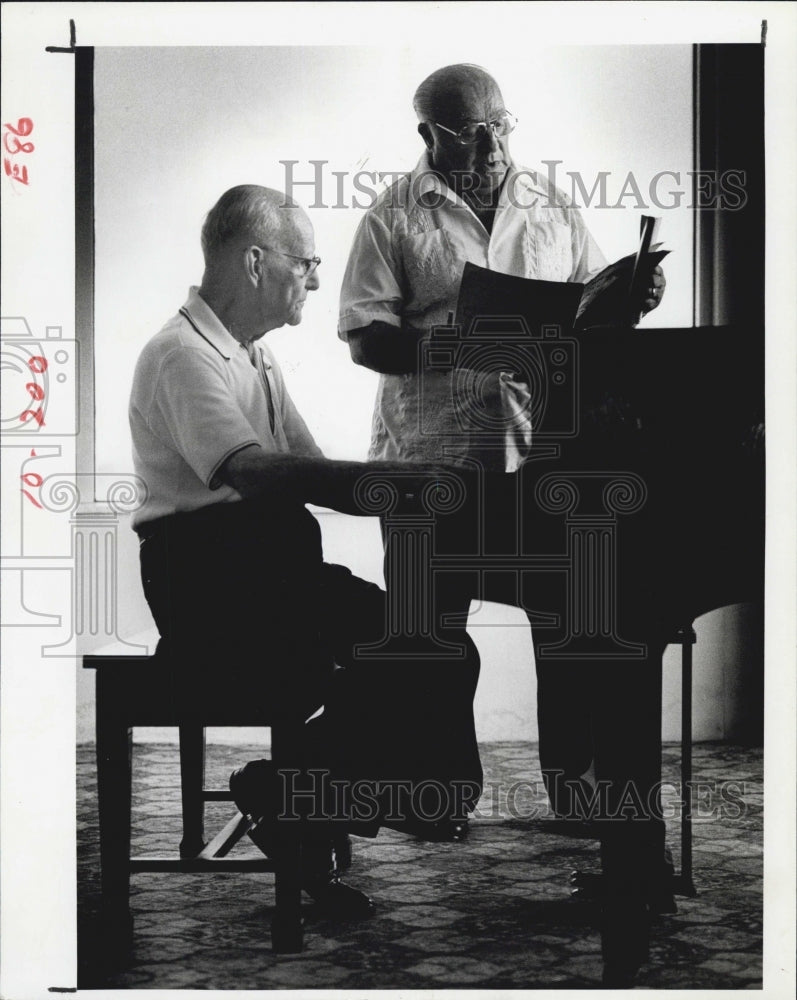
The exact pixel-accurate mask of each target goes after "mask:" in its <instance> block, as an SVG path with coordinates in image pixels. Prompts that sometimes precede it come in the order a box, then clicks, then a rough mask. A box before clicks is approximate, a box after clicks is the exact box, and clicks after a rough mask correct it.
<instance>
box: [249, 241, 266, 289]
mask: <svg viewBox="0 0 797 1000" xmlns="http://www.w3.org/2000/svg"><path fill="white" fill-rule="evenodd" d="M265 266H266V262H265V259H264V257H263V251H262V250H261V249H259V247H255V246H251V247H249V248H248V249H247V250H246V252H245V254H244V271H245V273H246V280H247V281H248V282H249V283H250V284H252V285H254V286H255V287H257V285H258V283H259V282H260V278H261V277H262V275H263V269H264V268H265Z"/></svg>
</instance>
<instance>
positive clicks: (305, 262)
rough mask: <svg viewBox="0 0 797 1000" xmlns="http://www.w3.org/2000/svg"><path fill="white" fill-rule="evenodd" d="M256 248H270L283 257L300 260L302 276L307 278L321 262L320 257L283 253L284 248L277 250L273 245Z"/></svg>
mask: <svg viewBox="0 0 797 1000" xmlns="http://www.w3.org/2000/svg"><path fill="white" fill-rule="evenodd" d="M257 249H258V250H270V251H271V252H272V253H279V254H282V256H283V257H290V258H291V260H300V261H301V262H302V267H303V268H304V271H303V277H305V278H309V277H310V275H311V274H314V273H315V269H316V268H317V267H318V265H319V264H320V263H321V258H320V257H298V256H297V255H296V254H295V253H285V251H284V250H277V249H275V248H274V247H261V246H259V247H258V248H257Z"/></svg>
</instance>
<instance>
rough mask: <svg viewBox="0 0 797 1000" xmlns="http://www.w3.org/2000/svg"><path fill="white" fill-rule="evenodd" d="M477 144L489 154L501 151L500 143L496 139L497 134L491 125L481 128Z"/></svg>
mask: <svg viewBox="0 0 797 1000" xmlns="http://www.w3.org/2000/svg"><path fill="white" fill-rule="evenodd" d="M479 145H480V146H481V148H482V150H484V152H486V153H490V154H491V155H493V154H495V153H500V152H501V143H500V142H499V141H498V136H497V135H496V134H495V129H494V128H493V126H492V125H486V126H484V127H483V128H482V130H481V141H480V143H479Z"/></svg>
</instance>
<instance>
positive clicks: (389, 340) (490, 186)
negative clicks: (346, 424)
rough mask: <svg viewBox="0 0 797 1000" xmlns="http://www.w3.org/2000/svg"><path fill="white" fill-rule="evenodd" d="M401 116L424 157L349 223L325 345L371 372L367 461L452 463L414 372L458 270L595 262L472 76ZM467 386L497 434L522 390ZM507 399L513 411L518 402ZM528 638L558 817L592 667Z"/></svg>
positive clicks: (431, 375)
mask: <svg viewBox="0 0 797 1000" xmlns="http://www.w3.org/2000/svg"><path fill="white" fill-rule="evenodd" d="M414 107H415V111H416V114H417V117H418V119H419V125H418V132H419V133H420V136H421V138H422V139H423V142H424V144H425V146H426V149H425V151H424V153H423V155H422V157H421V159H420V161H419V163H418V165H417V167H416V168H415V170H414V171H412V173H410V174H409V175H407V176H404V177H402V178H400V179H399V180H398V181H396V182H395V183H394V184H393V185H392V187H390V188H389V189H388V190H387V191H385V192H383V193H382V195H381V196H380V197H379V198H378V199H377V200H376V202H375V204H374V205H373V206H372V207H371V208H370V209H369V210H368V212H367V213H366V214H365V216H364V218H363V219H362V221H361V224H360V226H359V229H358V230H357V233H356V236H355V239H354V243H353V246H352V249H351V253H350V256H349V261H348V267H347V270H346V274H345V277H344V281H343V287H342V292H341V304H340V319H339V336H340V337H341V338H342V339H344V340H345V341H347V342H348V345H349V349H350V352H351V356H352V359H353V360H354V362H355V363H356V364H359V365H364V366H366V367H368V368H371V369H372V370H374V371H376V372H378V373H379V374H380V381H379V388H378V391H377V398H376V407H375V412H374V419H373V433H372V440H371V451H370V456H371V458H374V459H382V460H385V459H398V460H405V461H406V460H418V459H432V458H435V459H440V458H442V457H443V456H444V457H445V458H446V459H447V460H454V461H458V460H462V461H463V462H466V461H467V460H468V457H469V456H468V451H469V447H470V442H469V440H468V436H467V435H466V434H462V433H461V429H460V424H459V421H460V420H461V418H462V411H461V410H460V411H457V412H455V407H454V406H453V405H452V384H453V380H452V373H451V371H448V372H444V371H441V368H440V366H439V364H437V363H436V364H435V370H434V371H430V370H425V371H421V370H420V364H421V363H422V360H421V359H423V358H426V357H427V356H428V355H427V354H426V353H424V352H423V351H422V350H421V349H420V347H421V345H422V343H423V341H424V340H426V339H427V338H429V336H430V331H431V329H432V328H433V327H435V326H440V325H445V324H446V323H447V322H450V316H451V315H452V314H453V313H454V311H455V308H456V303H457V296H458V292H459V286H460V281H461V278H462V273H463V268H464V266H465V263H466V262H468V261H470V262H471V263H473V264H477V265H479V266H480V267H483V268H488V269H490V270H494V271H499V272H503V273H505V274H509V275H515V276H518V277H523V278H535V279H543V280H546V281H554V282H586V281H588V280H589V279H590V278H591V277H592V276H593V275H594V274H596V273H597V272H599V271H600V270H602V269H603V268H604V267H605V265H606V261H605V259H604V257H603V255H602V254H601V252H600V250H599V249H598V247H597V245H596V243H595V241H594V239H593V238H592V236H591V235H590V233H589V231H588V230H587V228H586V225H585V223H584V221H583V219H582V216H581V214H580V213H579V212H578V210H577V209H576V208H574V207H572V206H571V205H570V204H569V202H568V201H567V199H566V198H565V197H564V195H562V193H561V192H559V191H557V190H556V189H555V188H553V186H552V185H551V184H550V183H549V182H548V181H547V179H546V178H545V177H544V176H542V175H538V174H535V173H534V172H533V171H530V170H526V169H522V168H520V167H518V166H517V165H516V164H515V163H514V162H513V160H512V158H511V156H510V153H509V144H508V137H509V135H510V133H511V132H512V131H513V129H514V128H515V125H516V119H515V117H514V116H513V115H512V114H511V113H510V111H509V110H508V109H507V107H506V105H505V103H504V100H503V97H502V95H501V91H500V89H499V87H498V84H497V83H496V82H495V80H494V79H493V78H492V77H491V76H490V75H489V74H488V73H487V72H486V71H485V70H483V69H481V68H480V67H478V66H473V65H454V66H447V67H445V68H443V69H440V70H437V71H436V72H434V73H432V74H431V76H429V77H428V78H427V79H425V80H424V81H423V83H421V85H420V86H419V87H418V89H417V91H416V93H415V98H414ZM664 287H665V280H664V275H663V273H662V271H661V268H660V267H658V266H657V267H655V269H652V270H651V272H650V274H649V275H648V276H647V281H645V282H642V283H641V292H640V299H639V301H637V302H635V303H632V308H634V307H636V309H637V311H638V312H647V311H649V310H651V309H653V308H655V307H656V306H657V305H658V304H659V302H660V301H661V297H662V295H663V292H664ZM481 386H482V388H481V392H480V398H479V403H480V405H482V406H484V407H485V408H490V407H492V408H493V416H495V417H496V419H497V420H498V421H499V425H500V421H501V419H502V413H503V412H506V411H505V410H502V407H504V406H506V404H507V400H506V399H505V398H504V397H505V395H506V394H507V393H509V394H510V395H511V394H512V393H513V392H515V393H522V392H523V391H524V390H525V386H520V387H518V386H512V385H510V386H507V385H504V386H500V384H496V385H493V388H492V390H490V388H489V386H490V383H489V381H482V383H481ZM485 387H486V392H487V393H490V392H491V395H488V394H486V393H485ZM422 395H423V419H422V418H421V396H422ZM518 402H519V405H520V408H521V409H523V408H524V407H525V405H526V403H525V402H524V400H523V398H522V397H520V398H519V399H518ZM511 404H512V400H511V399H510V400H509V405H510V407H511ZM430 421H431V422H433V424H434V427H433V429H432V430H431V431H430ZM435 432H436V433H435ZM479 461H480V462H481V464H482V467H483V469H484V471H485V473H487V476H486V485H485V489H486V490H487V493H488V494H489V493H490V492H491V490H493V489H496V488H497V490H498V494H497V495H500V491H501V490H502V489H503V488H504V487H503V486H501V485H500V484H499V480H501V479H502V478H504V479H509V478H511V477H502V476H501V475H500V474H502V473H505V472H512V471H515V469H516V468H517V464H516V463H513V462H512V461H511V459H510V455H509V453H507V454H506V455H505V454H504V453H503V452H501V451H492V452H488V453H486V454H482V455H481V456H480V458H479ZM493 474H498V475H497V476H496V475H493ZM490 479H491V481H492V484H493V486H491V485H490V482H487V480H490ZM496 484H499V485H497V486H496ZM510 492H511V491H510ZM526 513H527V515H529V512H526ZM529 516H530V515H529ZM493 527H494V526H493ZM498 528H499V529H500V525H499V526H498ZM485 530H486V531H489V530H491V525H490V524H486V525H485ZM442 536H443V532H438V539H442ZM449 541H450V539H449ZM455 544H456V540H455ZM460 544H463V545H464V544H466V543H464V542H461V543H460ZM446 551H447V552H448V551H449V550H447V549H446ZM468 551H472V550H471V549H469V548H461V549H460V550H459V552H460V553H467V552H468ZM455 554H456V552H455ZM538 586H539V587H540V588H542V584H539V585H538ZM435 596H436V600H437V605H436V613H437V615H438V617H439V616H441V615H444V614H445V615H447V616H450V615H451V614H452V613H453V614H458V615H459V617H460V618H461V617H463V616H466V615H467V609H468V607H469V603H470V600H471V598H472V597H475V596H477V594H476V593H475V592H474V589H473V584H472V583H471V582H470V581H469V580H466V579H464V578H461V579H460V581H459V584H457V583H456V582H452V574H450V573H449V574H447V575H446V579H445V581H441V582H440V583H439V584H438V589H437V592H436V595H435ZM481 596H486V597H488V598H489V597H490V596H491V595H490V593H489V592H488V593H487V594H482V595H481ZM494 599H495V598H494ZM498 599H499V600H502V599H503V597H499V598H498ZM516 599H517V598H515V600H516ZM548 610H550V609H548ZM560 610H561V608H560ZM529 617H530V620H532V619H533V617H534V616H533V613H532V612H529ZM533 639H534V643H535V654H536V662H537V678H538V687H537V699H538V719H539V741H540V742H539V749H540V761H541V766H542V769H543V776H544V778H545V782H546V787H547V790H548V794H549V797H550V798H551V802H552V804H553V807H554V810H555V812H556V813H557V814H559V815H562V816H566V817H571V816H573V814H574V811H575V807H576V804H577V803H576V802H574V799H573V795H574V790H575V792H577V793H589V786H588V783H587V781H586V780H585V777H584V776H585V775H586V774H587V773H588V772H589V770H590V767H591V764H592V762H593V729H594V725H595V714H594V705H593V704H592V694H591V691H592V690H594V689H593V687H592V685H593V684H594V681H593V680H592V679H591V678H589V677H587V678H586V679H587V682H588V683H586V684H584V685H581V684H580V680H581V679H582V677H584V676H585V671H586V674H594V672H595V670H596V669H597V668H596V667H595V666H594V665H592V664H585V663H584V662H583V661H582V662H578V661H574V662H563V661H561V660H557V661H554V662H551V661H550V660H549V661H548V662H546V661H545V660H544V658H543V657H542V656H540V642H539V638H538V635H537V629H536V628H535V629H534V633H533ZM610 756H611V754H610Z"/></svg>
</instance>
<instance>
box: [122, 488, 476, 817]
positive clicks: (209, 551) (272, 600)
mask: <svg viewBox="0 0 797 1000" xmlns="http://www.w3.org/2000/svg"><path fill="white" fill-rule="evenodd" d="M140 534H141V572H142V581H143V584H144V592H145V595H146V598H147V601H148V603H149V605H150V608H151V609H152V613H153V616H154V618H155V622H156V624H157V626H158V630H159V632H160V634H161V637H162V641H163V642H164V643H165V644H167V646H168V647H169V648H170V651H171V652H172V653H173V654H174V655H172V656H171V660H172V662H174V663H175V664H176V669H177V671H178V675H179V676H178V678H177V687H178V690H179V692H180V697H181V698H183V699H184V700H185V704H186V706H187V707H188V709H189V710H190V701H191V692H192V691H194V690H197V689H198V688H199V687H200V686H205V687H207V686H212V687H213V688H214V689H215V690H217V691H218V697H219V698H220V699H223V698H225V697H231V698H233V699H234V700H238V701H240V699H241V698H248V699H259V700H260V701H262V703H263V704H264V705H265V706H267V708H268V710H269V711H270V712H271V713H273V714H274V715H275V716H279V715H280V714H283V713H284V714H289V715H292V716H294V717H296V716H297V715H300V716H301V717H303V718H307V717H309V716H310V715H311V714H312V713H313V712H315V711H316V710H317V709H318V708H319V707H320V706H322V705H323V706H324V712H323V714H322V715H320V716H318V717H317V718H316V719H313V720H312V721H311V722H310V723H308V726H307V744H308V748H309V749H308V757H307V764H308V767H309V768H310V769H312V770H314V771H317V772H318V773H319V774H320V773H321V772H324V773H325V774H326V775H327V777H329V778H334V779H335V780H336V781H343V782H344V783H345V782H348V783H349V784H352V783H358V782H359V783H361V784H362V785H363V786H368V787H365V792H364V793H363V794H361V796H360V799H361V802H363V803H365V804H364V805H363V807H362V808H360V809H359V810H358V811H357V815H358V817H359V818H360V819H361V820H362V822H359V824H358V823H355V824H354V826H352V829H353V830H354V832H358V833H366V834H367V833H370V832H374V831H375V828H376V827H378V823H379V822H380V821H381V819H382V818H384V815H385V812H386V811H390V810H392V812H393V814H397V812H403V813H404V814H408V813H409V814H412V815H407V816H406V817H405V818H407V819H408V820H412V819H413V818H418V817H417V814H418V813H419V812H423V813H424V815H422V816H421V817H420V818H421V819H422V820H423V819H430V818H432V817H434V818H436V819H442V818H445V817H444V816H443V815H442V814H443V812H444V811H445V809H446V808H447V807H450V808H451V809H452V810H455V811H457V812H458V813H462V812H465V813H466V812H467V811H468V810H470V809H472V808H473V806H474V805H475V803H476V801H477V800H478V797H479V795H480V794H481V781H482V771H481V763H480V760H479V753H478V747H477V743H476V736H475V731H474V724H473V695H474V692H475V689H476V682H477V678H478V656H477V655H476V652H475V648H474V647H473V645H472V643H471V642H470V640H468V639H467V637H464V639H465V645H466V650H467V653H466V656H465V658H464V659H463V660H461V661H459V662H458V663H457V669H456V670H452V669H446V667H445V665H443V666H441V665H440V664H437V663H435V662H432V661H429V660H428V659H427V658H426V655H425V654H426V652H427V651H428V650H426V649H425V648H424V645H423V643H419V644H418V646H417V648H415V649H414V650H412V651H410V652H409V653H408V652H407V650H406V649H404V650H402V654H401V655H400V656H395V655H394V656H391V655H385V654H390V649H389V648H387V649H381V650H380V652H381V654H382V655H378V656H373V655H370V654H369V650H368V647H369V646H370V647H375V646H376V647H379V646H383V645H384V639H385V637H386V630H385V594H384V591H382V590H381V588H379V587H377V586H376V585H374V584H371V583H368V582H366V581H364V580H361V579H359V578H357V577H355V576H353V575H352V574H351V572H350V571H349V570H348V569H347V568H346V567H343V566H335V565H330V564H327V563H324V561H323V556H322V550H321V540H320V531H319V528H318V524H317V522H316V521H315V519H314V518H313V517H312V516H311V515H310V514H309V512H308V511H307V510H306V509H305V508H304V507H288V506H282V505H278V504H266V503H254V502H240V503H232V504H219V505H215V506H212V507H209V508H205V509H204V510H201V511H198V512H194V513H189V514H178V515H174V516H172V517H168V518H164V519H162V520H160V521H159V522H154V523H153V524H150V525H145V526H143V528H142V529H140ZM358 647H364V649H358ZM313 781H314V782H315V785H314V787H317V788H319V787H321V786H320V779H318V778H314V779H313ZM369 783H370V786H373V785H374V784H377V783H381V784H380V788H379V789H378V791H377V792H373V791H372V788H371V787H370V786H369ZM424 785H425V786H426V788H425V789H424V788H420V786H424ZM388 786H391V787H389V788H388ZM386 788H387V789H388V791H387V792H385V789H386ZM419 788H420V790H419ZM440 789H443V793H440ZM397 790H398V791H397ZM361 791H362V789H361ZM383 792H384V794H383ZM336 794H338V796H339V798H338V799H336V801H335V802H334V803H326V805H327V806H330V809H329V811H330V813H335V814H336V815H337V816H338V818H340V819H341V821H344V820H345V819H346V815H351V810H350V809H349V805H350V804H351V801H352V800H351V795H349V796H348V797H346V795H345V794H344V793H340V792H339V793H336ZM341 795H343V798H342V799H341V798H340V796H341ZM397 795H398V798H399V800H400V802H399V805H398V806H397V801H398V800H397ZM424 796H425V797H424ZM375 800H376V801H378V803H379V809H378V813H379V815H378V818H377V821H376V823H375V822H374V815H373V812H374V809H373V806H372V803H373V801H375ZM341 801H342V802H343V803H344V805H343V806H342V807H341V808H342V810H343V814H345V815H342V814H341V808H338V806H340V802H341ZM430 803H431V804H430ZM325 808H326V806H325ZM363 816H365V817H366V818H365V819H362V817H363Z"/></svg>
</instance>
